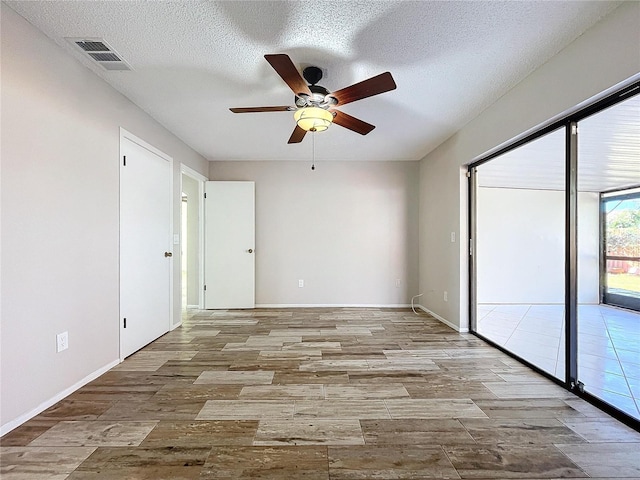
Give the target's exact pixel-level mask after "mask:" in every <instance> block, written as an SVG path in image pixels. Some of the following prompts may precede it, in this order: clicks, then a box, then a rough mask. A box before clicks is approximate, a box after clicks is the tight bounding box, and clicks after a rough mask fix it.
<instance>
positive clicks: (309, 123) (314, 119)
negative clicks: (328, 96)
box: [293, 107, 333, 132]
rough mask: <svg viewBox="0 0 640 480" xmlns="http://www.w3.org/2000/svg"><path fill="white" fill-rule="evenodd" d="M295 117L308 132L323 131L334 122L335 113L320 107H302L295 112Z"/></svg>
mask: <svg viewBox="0 0 640 480" xmlns="http://www.w3.org/2000/svg"><path fill="white" fill-rule="evenodd" d="M293 118H294V119H295V121H296V123H297V124H298V126H299V127H300V128H302V129H303V130H306V131H307V132H323V131H324V130H326V129H327V128H329V126H330V125H331V122H333V114H332V113H331V112H330V111H328V110H325V109H324V108H320V107H306V108H300V109H298V110H296V112H295V113H294V114H293Z"/></svg>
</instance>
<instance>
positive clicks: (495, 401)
mask: <svg viewBox="0 0 640 480" xmlns="http://www.w3.org/2000/svg"><path fill="white" fill-rule="evenodd" d="M638 451H640V433H638V432H635V431H633V430H632V429H630V428H628V427H626V426H624V425H623V424H621V423H619V422H617V421H616V420H614V419H612V418H611V417H609V416H608V415H606V414H605V413H603V412H601V411H600V410H598V409H596V408H594V407H592V406H591V405H589V404H588V403H586V402H584V401H583V400H581V399H579V398H577V397H575V396H574V395H572V394H571V393H569V392H567V391H565V390H563V389H562V388H560V387H558V386H556V385H555V384H553V383H552V382H550V381H549V380H547V379H545V378H544V377H542V376H540V375H538V374H536V373H534V372H532V371H531V370H530V369H528V368H526V367H524V366H522V365H521V364H520V363H518V362H517V361H515V360H513V359H511V358H510V357H508V356H506V355H504V354H503V353H501V352H500V351H498V350H496V349H494V348H492V347H490V346H488V345H487V344H485V343H484V342H483V341H482V340H480V339H478V338H476V337H474V336H473V335H470V334H458V333H456V332H455V331H453V330H451V329H450V328H449V327H447V326H445V325H443V324H442V323H440V322H438V321H437V320H435V319H433V318H431V317H429V316H427V315H426V314H420V315H415V314H413V313H412V312H411V310H408V309H377V308H371V309H346V308H327V309H317V308H316V309H281V310H278V309H256V310H247V311H192V312H190V313H189V317H188V318H187V319H186V320H185V323H184V325H183V326H182V327H180V328H178V329H176V330H174V331H173V332H170V333H168V334H167V335H164V336H163V337H161V338H160V339H158V340H156V341H155V342H153V343H152V344H150V345H149V346H147V347H146V348H144V349H142V350H141V351H139V352H137V353H136V354H134V355H133V356H131V357H130V358H128V359H127V360H125V362H123V363H122V364H120V365H118V366H117V367H116V368H113V369H112V370H111V371H109V372H107V373H106V374H104V375H103V376H101V377H100V378H98V379H97V380H95V381H93V382H91V383H90V384H88V385H86V386H85V387H83V388H81V389H80V390H78V391H77V392H75V393H73V394H72V395H70V396H69V397H67V398H66V399H65V400H63V401H61V402H59V403H58V404H56V405H54V406H53V407H51V408H50V409H48V410H46V411H45V412H43V413H42V414H41V415H39V416H37V417H36V418H34V419H32V420H31V421H29V422H27V423H26V424H24V425H22V426H21V427H18V428H17V429H16V430H14V431H12V432H10V433H9V434H7V435H5V436H4V437H3V438H2V439H1V465H2V466H1V470H0V471H1V473H2V478H3V480H12V479H18V478H19V479H36V478H37V479H44V478H47V479H56V480H62V479H69V480H78V479H83V480H85V479H109V480H115V479H118V480H120V479H127V478H135V479H153V480H161V479H172V480H176V479H222V478H224V479H253V478H256V479H299V478H305V479H314V480H315V479H318V480H320V479H322V480H329V479H331V480H343V479H344V480H347V479H371V478H377V479H427V478H437V479H445V478H453V479H457V478H475V479H481V478H485V479H497V478H501V479H515V478H538V479H539V478H560V477H562V478H565V477H571V478H605V477H606V478H613V477H615V478H639V477H640V458H639V457H638V455H637V452H638Z"/></svg>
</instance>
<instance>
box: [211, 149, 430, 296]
mask: <svg viewBox="0 0 640 480" xmlns="http://www.w3.org/2000/svg"><path fill="white" fill-rule="evenodd" d="M209 178H210V179H211V180H250V181H255V184H256V303H257V304H259V305H260V304H261V305H265V304H267V305H398V304H407V303H408V302H409V301H410V299H411V296H412V295H415V294H416V293H417V292H416V290H417V287H418V258H417V252H418V227H417V205H418V162H321V163H319V164H318V165H316V170H315V171H311V169H310V164H309V162H307V161H300V162H291V161H283V162H259V161H258V162H211V168H210V173H209ZM299 279H302V280H304V282H305V286H304V288H298V280H299ZM397 279H400V287H396V280H397Z"/></svg>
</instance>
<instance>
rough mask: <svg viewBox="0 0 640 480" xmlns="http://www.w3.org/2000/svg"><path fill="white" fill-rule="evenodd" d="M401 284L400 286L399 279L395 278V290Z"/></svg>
mask: <svg viewBox="0 0 640 480" xmlns="http://www.w3.org/2000/svg"><path fill="white" fill-rule="evenodd" d="M401 284H402V282H401V281H400V279H399V278H396V288H400V285H401Z"/></svg>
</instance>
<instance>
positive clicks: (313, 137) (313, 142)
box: [311, 131, 316, 170]
mask: <svg viewBox="0 0 640 480" xmlns="http://www.w3.org/2000/svg"><path fill="white" fill-rule="evenodd" d="M315 169H316V132H313V131H312V132H311V170H315Z"/></svg>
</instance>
